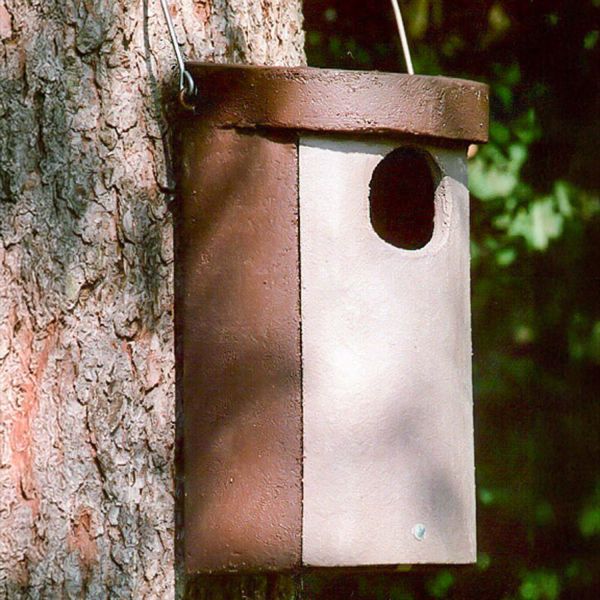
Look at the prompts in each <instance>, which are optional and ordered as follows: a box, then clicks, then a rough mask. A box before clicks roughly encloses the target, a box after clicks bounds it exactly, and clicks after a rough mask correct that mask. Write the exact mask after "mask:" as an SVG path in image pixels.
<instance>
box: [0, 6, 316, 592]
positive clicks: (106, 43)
mask: <svg viewBox="0 0 600 600" xmlns="http://www.w3.org/2000/svg"><path fill="white" fill-rule="evenodd" d="M171 5H172V14H173V18H174V20H175V22H176V29H177V31H178V35H179V38H180V41H182V42H183V43H184V46H183V49H184V53H185V55H186V56H187V57H189V58H195V59H202V60H214V61H217V62H252V63H258V64H282V65H296V64H302V63H303V62H304V54H303V33H302V28H301V7H300V0H177V2H174V1H173V2H171ZM175 64H176V63H175V56H174V54H173V49H172V48H171V46H170V42H169V39H168V36H167V30H166V27H165V22H164V19H163V16H162V13H161V9H160V3H159V1H158V0H138V1H133V2H131V1H130V0H0V598H10V599H12V598H136V599H137V598H161V599H162V598H171V597H174V596H175V595H176V593H177V592H176V587H177V586H176V583H175V582H176V579H177V578H176V571H177V569H178V567H177V561H176V559H175V554H176V553H175V546H176V544H175V513H176V511H175V496H176V494H175V460H174V456H175V430H176V416H175V415H176V411H175V374H174V353H173V347H174V344H173V231H172V218H171V213H170V211H169V208H168V202H169V200H170V198H171V196H172V192H173V188H174V181H173V180H174V177H173V173H172V160H171V130H172V123H171V122H170V120H169V116H168V115H169V114H171V112H174V111H171V110H170V108H169V106H170V105H169V102H171V101H172V99H173V98H174V97H175V95H176V89H175V88H176V82H177V75H176V73H175ZM179 580H181V578H179ZM265 581H266V580H265ZM288 583H289V582H288ZM194 585H195V586H196V592H197V593H196V592H194V591H193V590H192V588H191V587H190V586H188V588H189V590H188V595H190V597H191V595H192V594H194V595H195V597H206V598H208V597H213V596H211V595H210V592H208V591H202V589H203V585H204V584H202V583H197V584H194ZM207 585H208V584H207ZM210 585H213V584H210ZM210 585H208V587H210ZM236 585H238V584H236ZM244 585H246V586H247V585H250V584H249V583H248V582H246V583H244V582H242V583H239V585H238V588H236V589H238V592H236V593H239V595H240V597H243V596H242V594H243V595H246V594H245V592H244V591H243V589H242V588H241V587H240V586H242V587H243V586H244ZM252 585H253V586H254V588H256V589H255V592H256V593H255V592H252V594H253V596H252V597H254V596H256V597H259V596H260V597H262V596H263V595H264V594H265V593H266V592H264V593H263V591H264V590H263V591H261V589H263V588H264V589H267V588H268V587H269V585H268V582H266V583H265V582H263V583H260V584H259V583H256V582H254V583H253V584H252ZM278 585H279V584H278ZM282 585H284V587H285V585H287V584H286V583H285V582H284V584H282ZM261 586H262V588H261ZM192 587H193V586H192ZM204 587H206V586H204ZM222 587H223V586H222ZM224 587H227V584H224ZM275 587H277V586H275ZM259 588H260V589H259ZM270 589H271V592H269V593H270V594H271V595H273V592H272V590H273V589H274V587H273V585H271V587H270ZM256 590H258V591H256ZM224 593H225V592H219V594H218V595H217V596H215V597H225V596H224V595H223V594H224ZM232 593H233V592H232ZM246 597H250V596H249V595H246ZM273 597H274V596H273Z"/></svg>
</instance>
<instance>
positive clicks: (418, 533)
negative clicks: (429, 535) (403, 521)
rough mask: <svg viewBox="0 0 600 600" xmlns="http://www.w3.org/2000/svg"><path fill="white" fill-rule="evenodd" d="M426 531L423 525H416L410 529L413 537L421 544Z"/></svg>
mask: <svg viewBox="0 0 600 600" xmlns="http://www.w3.org/2000/svg"><path fill="white" fill-rule="evenodd" d="M426 531H427V529H426V528H425V525H423V523H417V524H416V525H415V526H414V527H413V528H412V534H413V535H414V536H415V539H416V540H417V541H418V542H422V541H423V540H424V539H425V532H426Z"/></svg>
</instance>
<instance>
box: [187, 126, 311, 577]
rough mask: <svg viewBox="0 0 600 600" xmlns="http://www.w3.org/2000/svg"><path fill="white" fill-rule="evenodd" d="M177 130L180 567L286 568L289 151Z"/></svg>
mask: <svg viewBox="0 0 600 600" xmlns="http://www.w3.org/2000/svg"><path fill="white" fill-rule="evenodd" d="M187 135H188V136H189V137H188V143H186V144H185V152H184V165H183V166H184V177H183V183H184V188H183V194H184V195H185V198H186V202H185V203H184V205H183V211H182V215H181V216H182V218H181V227H180V229H179V231H180V238H181V239H180V244H181V247H180V252H179V254H178V260H179V261H180V267H181V270H182V273H183V280H182V282H181V283H182V286H183V290H182V291H183V294H182V297H181V300H180V302H178V304H177V311H178V314H179V316H180V319H181V320H180V322H179V323H178V327H180V328H181V331H183V343H182V356H183V371H182V384H183V389H184V410H185V433H184V435H185V439H184V445H185V478H186V481H185V489H186V502H185V548H186V563H187V567H188V569H189V570H190V571H222V570H230V569H234V570H254V569H269V570H278V569H286V568H288V569H289V568H291V567H294V566H298V565H299V564H300V545H301V502H302V497H301V496H302V491H301V464H302V449H301V437H302V433H301V426H302V424H301V418H302V417H301V404H300V307H299V282H298V278H299V270H298V237H297V232H298V213H297V202H298V200H297V197H298V192H297V152H296V144H295V141H294V139H293V138H292V139H291V140H290V138H289V136H287V137H283V138H271V139H268V138H266V137H263V136H259V135H256V134H250V135H247V134H241V133H239V132H237V131H235V130H221V129H216V128H210V129H206V130H205V129H202V127H201V126H199V127H198V129H196V130H190V131H188V134H187Z"/></svg>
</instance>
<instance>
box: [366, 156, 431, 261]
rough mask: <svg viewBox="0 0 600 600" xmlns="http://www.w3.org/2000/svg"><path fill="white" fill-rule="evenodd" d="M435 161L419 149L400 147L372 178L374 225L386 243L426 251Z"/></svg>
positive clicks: (381, 164) (371, 209)
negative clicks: (424, 247) (424, 249)
mask: <svg viewBox="0 0 600 600" xmlns="http://www.w3.org/2000/svg"><path fill="white" fill-rule="evenodd" d="M433 165H434V163H433V159H432V158H431V157H430V156H429V154H427V153H426V152H424V151H422V150H419V149H417V148H397V149H396V150H394V151H393V152H390V153H389V154H388V155H387V156H386V157H385V158H384V159H383V160H382V161H381V162H380V163H379V164H378V165H377V166H376V167H375V170H374V171H373V176H372V177H371V183H370V184H369V185H370V188H371V192H370V194H369V206H370V217H371V225H372V226H373V229H374V230H375V232H376V233H377V235H378V236H379V237H380V238H381V239H383V240H385V241H386V242H388V243H390V244H392V245H393V246H396V247H397V248H404V249H406V250H417V249H418V248H423V246H425V245H426V244H427V242H429V240H431V237H432V236H433V217H434V213H435V206H434V199H435V189H436V185H437V182H436V178H435V177H434V173H433V169H432V167H433Z"/></svg>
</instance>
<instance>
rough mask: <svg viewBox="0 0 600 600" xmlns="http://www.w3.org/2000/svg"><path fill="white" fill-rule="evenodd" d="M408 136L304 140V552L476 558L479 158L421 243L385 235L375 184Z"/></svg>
mask: <svg viewBox="0 0 600 600" xmlns="http://www.w3.org/2000/svg"><path fill="white" fill-rule="evenodd" d="M398 145H399V144H393V143H386V142H382V143H367V142H360V141H351V140H328V139H325V138H318V137H305V138H302V139H301V142H300V150H299V152H300V164H299V171H300V173H299V175H300V187H299V190H300V262H301V282H302V284H301V308H302V311H301V312H302V357H303V358H302V361H303V425H304V457H305V462H304V490H303V563H304V564H307V565H314V566H353V565H377V564H396V563H397V564H401V563H447V562H459V563H462V562H472V561H474V560H475V499H474V462H473V425H472V391H471V363H470V361H471V343H470V315H469V254H468V251H469V247H468V192H467V189H466V187H465V184H466V165H465V160H464V155H463V153H462V152H459V151H449V150H436V149H432V148H429V149H428V150H429V151H430V152H431V153H432V155H433V157H434V159H435V161H436V162H437V163H438V165H439V167H440V169H441V172H442V178H441V181H440V184H439V186H438V188H437V192H436V198H435V230H434V234H433V238H432V239H431V241H430V242H429V243H428V244H427V245H426V246H425V247H424V248H422V249H420V250H413V251H411V250H403V249H399V248H397V247H394V246H392V245H390V244H389V243H387V242H385V241H383V240H382V239H381V238H380V237H379V236H378V235H377V233H375V231H374V230H373V228H372V226H371V223H370V218H369V181H370V179H371V175H372V173H373V169H374V168H375V167H376V166H377V164H378V163H379V162H380V161H381V159H382V158H383V157H384V156H385V155H386V154H387V153H388V152H390V151H392V150H393V149H394V148H396V147H397V146H398Z"/></svg>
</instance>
